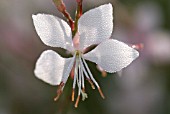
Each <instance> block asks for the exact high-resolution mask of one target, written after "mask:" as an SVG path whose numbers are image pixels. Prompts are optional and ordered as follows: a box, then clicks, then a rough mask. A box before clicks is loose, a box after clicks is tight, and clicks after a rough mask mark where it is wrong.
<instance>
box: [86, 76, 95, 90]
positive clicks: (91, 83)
mask: <svg viewBox="0 0 170 114" xmlns="http://www.w3.org/2000/svg"><path fill="white" fill-rule="evenodd" d="M87 81H88V82H89V83H90V85H91V87H92V89H95V86H94V84H93V82H92V81H91V80H90V79H88V78H87Z"/></svg>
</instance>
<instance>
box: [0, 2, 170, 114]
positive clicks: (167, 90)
mask: <svg viewBox="0 0 170 114" xmlns="http://www.w3.org/2000/svg"><path fill="white" fill-rule="evenodd" d="M64 2H65V3H66V6H67V10H68V11H69V12H70V14H71V16H72V17H74V12H75V9H76V0H64ZM109 2H110V3H112V4H113V7H114V32H113V38H115V39H118V40H120V41H123V42H125V43H127V44H136V43H143V44H144V48H143V49H141V50H140V53H141V54H140V57H139V58H138V59H137V60H136V61H134V62H133V63H132V64H131V65H130V66H129V67H127V68H126V69H123V70H122V73H121V77H119V76H118V75H117V74H107V76H106V77H102V74H101V72H100V71H98V70H97V68H96V65H95V64H93V63H90V62H88V64H89V67H90V69H92V73H93V74H94V76H95V78H96V80H98V82H100V85H101V88H102V90H103V92H104V94H105V96H106V99H105V100H103V99H102V98H100V95H99V94H98V91H97V90H91V88H90V86H87V91H88V96H89V98H88V99H87V100H86V101H85V102H80V105H79V107H78V109H75V108H74V103H72V102H71V96H69V95H71V91H70V90H71V89H70V88H69V86H66V88H65V89H64V93H63V94H62V96H61V98H60V99H59V101H58V102H54V101H53V98H54V97H55V95H56V90H57V87H52V86H50V85H48V84H45V83H43V82H42V81H41V80H38V79H36V78H35V76H34V74H33V70H34V67H35V62H36V60H37V58H38V57H39V55H40V54H41V52H42V51H43V50H46V49H49V47H47V46H45V45H44V44H43V43H42V42H41V41H40V39H39V37H38V35H37V34H36V32H35V29H34V26H33V23H32V18H31V15H32V14H36V13H48V14H53V15H56V16H58V17H61V18H63V16H62V15H61V14H60V13H59V12H58V11H57V10H56V8H55V6H54V4H53V2H52V0H51V1H47V0H29V1H22V0H1V1H0V14H1V16H0V114H30V113H31V114H48V113H51V114H64V113H69V114H78V113H82V114H87V113H88V114H94V113H100V114H104V113H105V114H114V113H115V114H168V113H170V80H169V79H170V32H169V31H170V21H169V20H170V1H168V0H154V1H153V0H147V1H146V0H144V1H139V0H119V1H118V0H84V2H83V11H84V12H85V11H87V10H89V9H92V8H94V7H96V6H99V5H101V4H105V3H109ZM54 50H56V51H57V52H58V53H60V54H61V55H62V56H67V55H64V53H63V52H64V50H61V49H58V48H57V49H56V48H54ZM71 83H72V80H71V79H70V80H69V83H68V85H69V84H71ZM87 85H88V84H87Z"/></svg>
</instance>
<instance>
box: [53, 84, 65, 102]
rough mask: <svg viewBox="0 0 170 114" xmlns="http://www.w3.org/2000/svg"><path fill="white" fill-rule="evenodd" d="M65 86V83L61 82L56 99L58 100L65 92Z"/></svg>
mask: <svg viewBox="0 0 170 114" xmlns="http://www.w3.org/2000/svg"><path fill="white" fill-rule="evenodd" d="M63 87H64V83H63V82H61V83H60V85H59V87H58V89H57V96H56V97H55V98H54V101H57V100H58V99H59V97H60V95H61V94H62V92H63V90H62V88H63Z"/></svg>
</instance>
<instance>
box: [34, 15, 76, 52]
mask: <svg viewBox="0 0 170 114" xmlns="http://www.w3.org/2000/svg"><path fill="white" fill-rule="evenodd" d="M32 18H33V23H34V26H35V29H36V31H37V34H38V35H39V37H40V39H41V40H42V41H43V42H44V44H46V45H48V46H51V47H61V48H64V49H67V50H71V49H72V46H73V44H72V33H71V28H70V26H69V25H68V24H67V23H66V22H65V21H64V20H62V19H60V18H58V17H55V16H53V15H48V14H37V15H32Z"/></svg>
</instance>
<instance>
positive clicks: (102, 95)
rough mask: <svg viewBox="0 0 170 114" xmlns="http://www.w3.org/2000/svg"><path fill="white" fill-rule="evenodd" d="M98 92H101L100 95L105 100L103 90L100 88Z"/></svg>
mask: <svg viewBox="0 0 170 114" xmlns="http://www.w3.org/2000/svg"><path fill="white" fill-rule="evenodd" d="M98 91H99V93H100V95H101V97H102V98H103V99H105V96H104V94H103V92H102V90H101V88H100V87H99V88H98Z"/></svg>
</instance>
